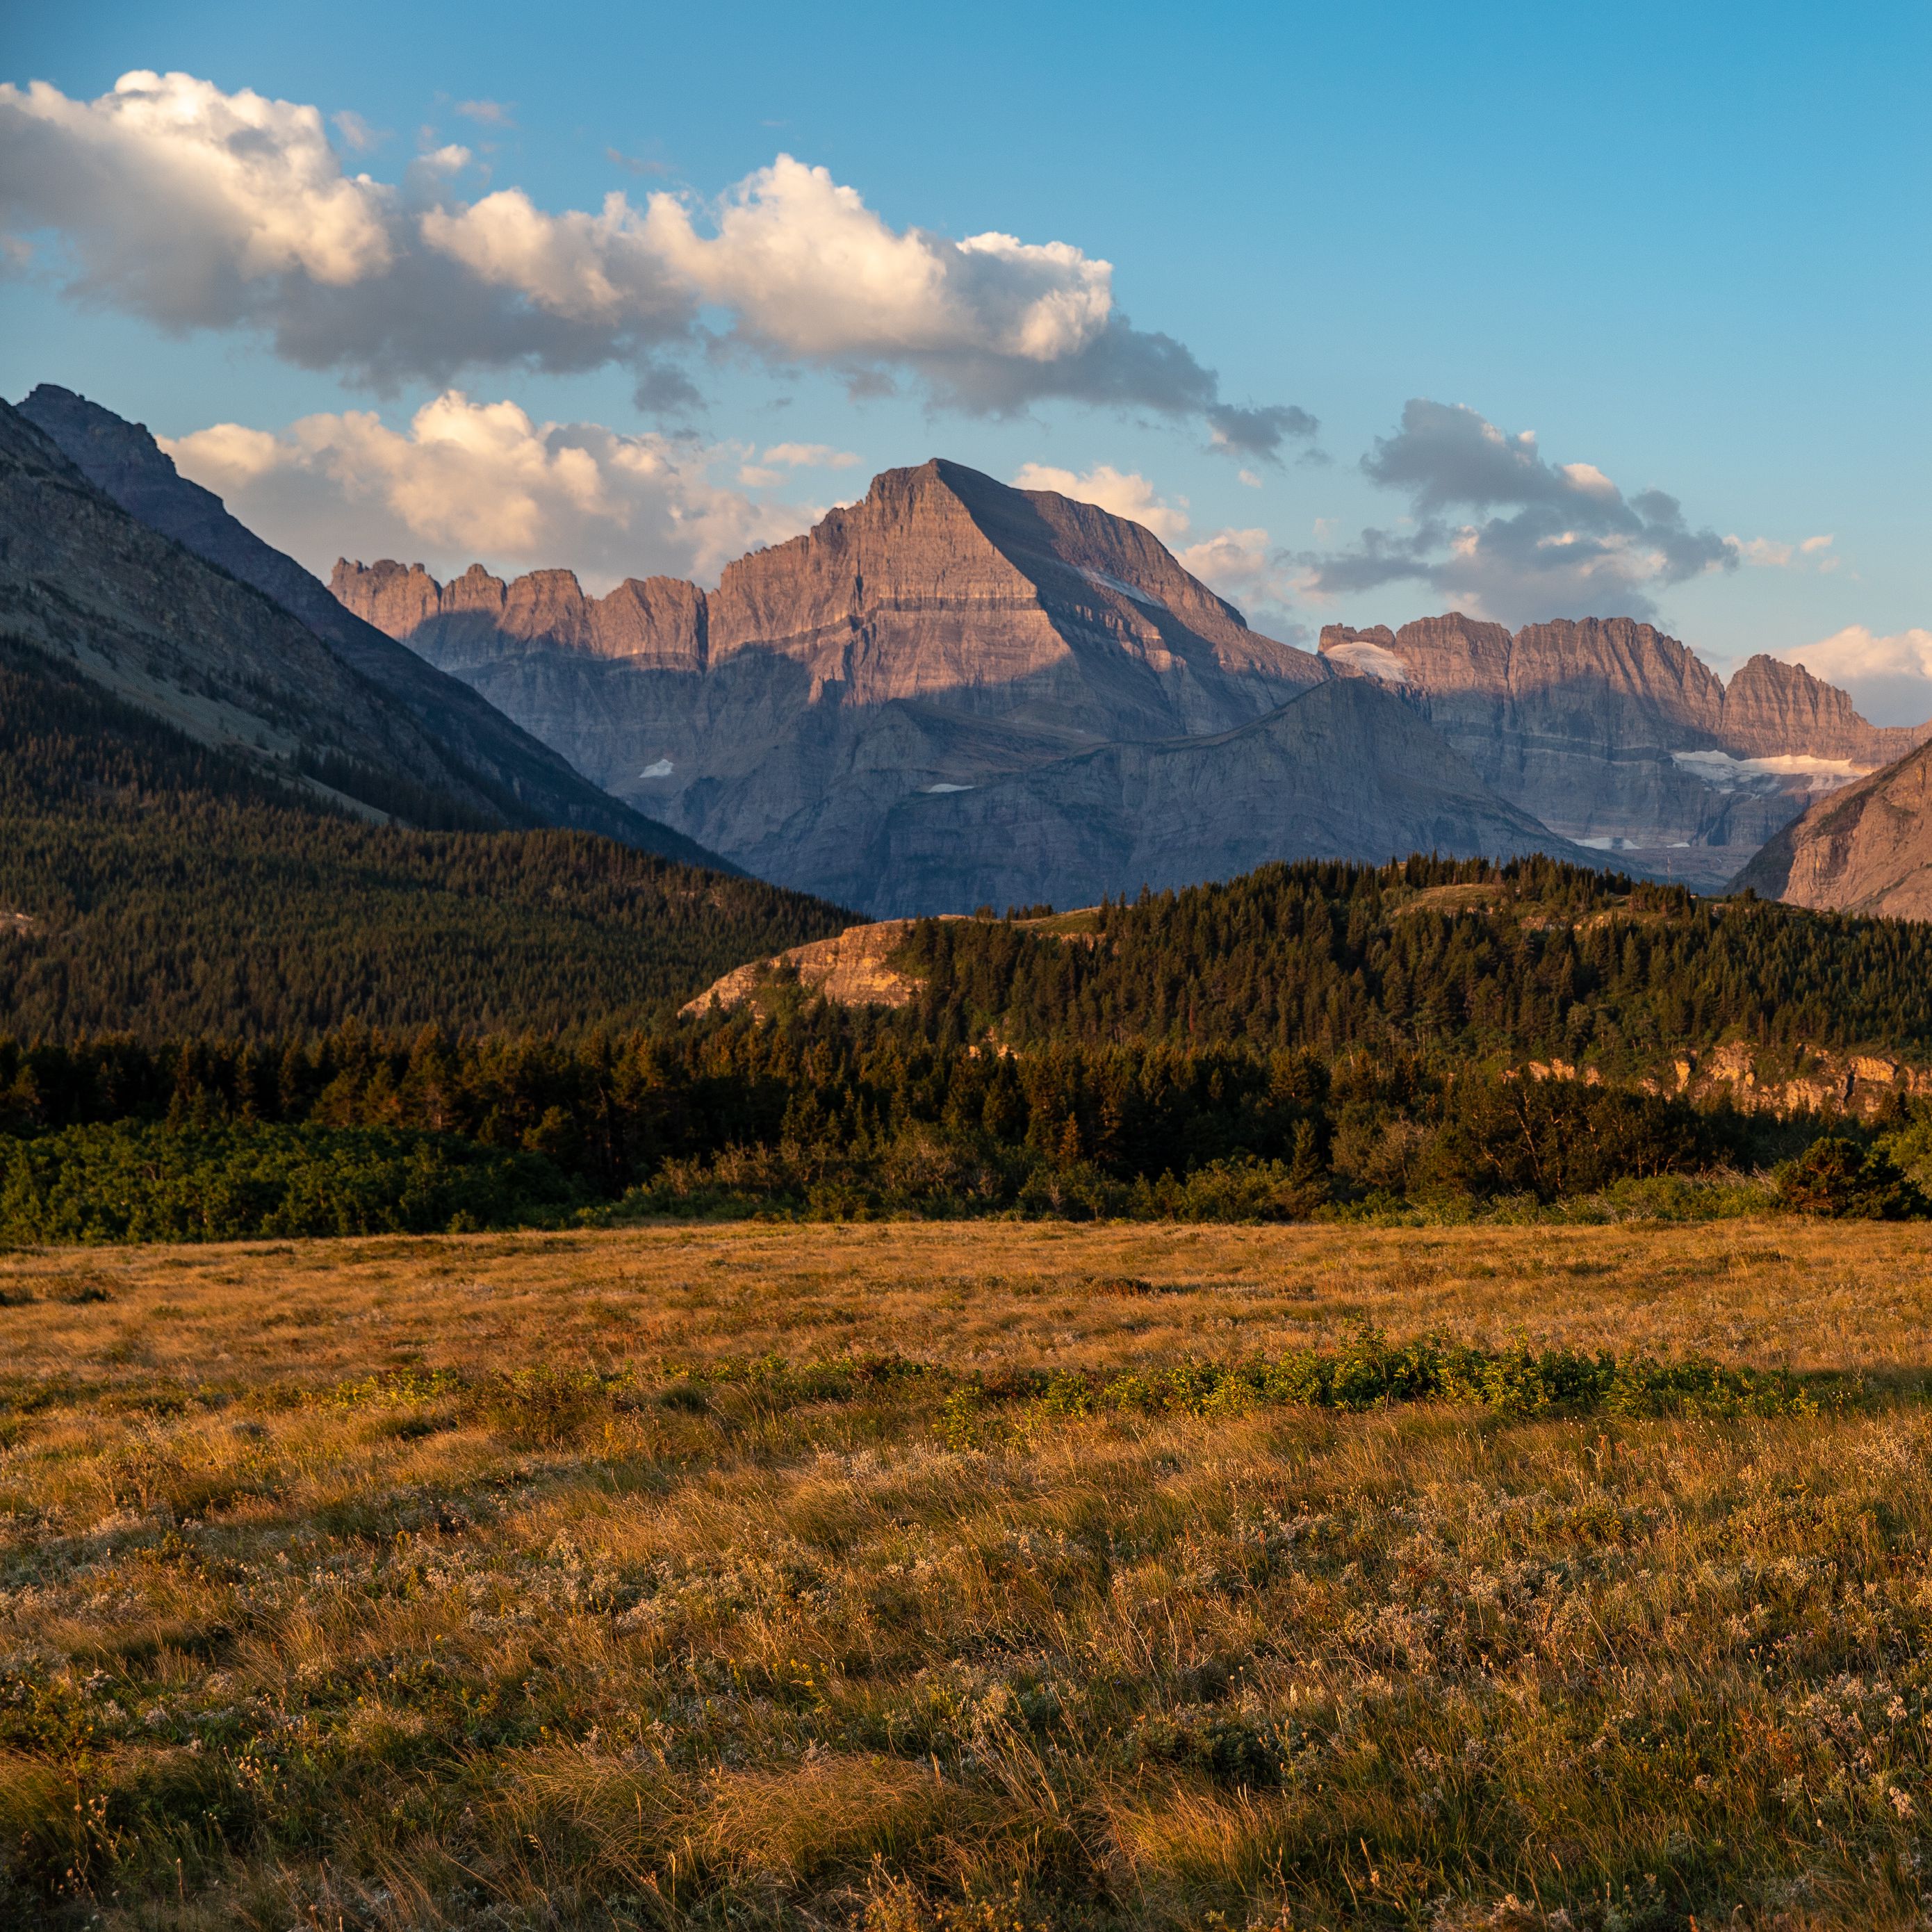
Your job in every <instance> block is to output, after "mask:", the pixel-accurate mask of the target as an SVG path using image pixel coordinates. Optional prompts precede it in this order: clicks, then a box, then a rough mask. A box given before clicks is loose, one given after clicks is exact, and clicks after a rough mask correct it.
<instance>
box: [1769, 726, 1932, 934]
mask: <svg viewBox="0 0 1932 1932" xmlns="http://www.w3.org/2000/svg"><path fill="white" fill-rule="evenodd" d="M1746 887H1750V888H1751V889H1754V890H1755V891H1756V892H1759V893H1760V894H1761V895H1763V897H1764V898H1773V899H1784V900H1787V901H1790V903H1791V904H1794V905H1801V906H1811V907H1817V908H1820V909H1821V910H1822V909H1826V908H1829V909H1830V910H1833V911H1837V912H1858V913H1884V914H1887V915H1888V916H1891V917H1893V918H1895V919H1932V745H1920V746H1919V747H1918V749H1917V750H1916V751H1912V752H1910V753H1909V754H1907V755H1906V757H1903V758H1900V760H1898V761H1897V763H1895V764H1893V765H1889V766H1887V767H1886V768H1885V769H1884V770H1883V771H1881V772H1873V774H1872V775H1871V776H1870V777H1869V778H1866V779H1864V780H1863V781H1861V783H1859V784H1855V785H1852V786H1849V787H1847V788H1846V790H1843V791H1841V792H1838V793H1835V795H1834V796H1831V797H1829V798H1823V799H1819V801H1818V802H1817V803H1816V804H1815V805H1813V806H1812V807H1811V810H1810V811H1807V812H1806V813H1805V815H1804V816H1803V817H1802V818H1799V819H1796V820H1793V822H1792V823H1790V824H1789V825H1787V826H1785V827H1784V829H1783V830H1782V831H1781V832H1779V833H1778V835H1776V836H1775V838H1772V840H1771V841H1769V843H1768V844H1766V846H1765V847H1764V849H1763V850H1762V851H1761V852H1760V853H1758V855H1757V857H1756V858H1754V859H1752V861H1751V863H1750V864H1749V865H1747V866H1745V868H1744V869H1743V871H1741V872H1740V873H1739V874H1738V875H1737V877H1736V879H1735V880H1733V881H1732V889H1733V890H1734V891H1742V890H1744V889H1745V888H1746Z"/></svg>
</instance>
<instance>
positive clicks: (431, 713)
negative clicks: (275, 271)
mask: <svg viewBox="0 0 1932 1932" xmlns="http://www.w3.org/2000/svg"><path fill="white" fill-rule="evenodd" d="M20 414H21V416H23V417H25V418H26V420H27V421H28V422H30V423H31V424H32V425H34V428H37V429H38V430H39V431H41V433H42V434H43V435H45V436H46V437H47V438H48V439H49V440H50V441H51V442H52V443H54V444H55V446H56V447H57V448H58V449H59V450H60V451H61V452H62V455H65V457H66V458H68V461H70V462H71V463H73V464H74V466H75V467H76V468H77V469H79V470H80V472H81V473H82V475H84V476H85V477H86V478H87V480H88V481H89V482H90V483H92V484H94V486H95V487H96V488H97V489H98V490H102V491H104V493H106V494H107V496H110V497H112V498H113V500H114V501H115V502H116V503H118V504H119V505H120V506H121V508H122V509H124V510H125V511H127V513H128V514H129V515H130V516H131V517H134V518H135V519H136V520H137V521H138V522H140V523H144V524H145V525H146V526H148V529H151V530H154V531H157V532H159V533H160V535H163V536H165V537H169V538H172V539H173V540H174V541H175V542H176V543H178V544H181V546H182V547H183V548H184V549H186V550H190V551H192V552H193V553H194V554H195V555H196V556H199V557H200V558H202V559H204V560H205V561H206V562H210V563H213V564H217V565H220V568H222V569H223V570H225V571H227V572H228V573H229V575H230V576H232V577H239V579H240V580H242V582H243V583H247V584H252V585H253V586H254V588H255V589H257V590H259V591H260V592H263V595H266V596H267V597H269V598H272V599H273V600H274V601H275V602H276V603H277V604H279V605H281V607H282V609H283V610H285V611H287V612H288V613H290V615H291V616H295V617H297V618H299V619H300V620H301V621H302V623H303V624H304V625H306V626H307V627H308V629H309V630H311V631H313V632H314V634H316V635H317V637H320V638H321V639H323V641H324V642H325V643H326V644H327V645H328V646H329V648H330V649H331V650H332V652H334V654H335V655H336V656H337V657H338V658H340V659H341V661H342V662H343V663H344V664H347V666H348V667H350V670H353V671H354V672H355V673H357V674H359V676H361V677H362V678H363V679H366V680H367V681H368V682H369V683H370V684H371V685H374V686H375V687H376V688H377V690H378V691H380V692H381V693H383V694H384V695H385V696H386V697H388V698H389V699H391V700H393V701H394V702H395V703H396V704H398V705H399V706H401V707H402V708H403V709H404V710H405V711H406V712H407V713H408V714H409V715H410V717H411V718H413V720H414V721H415V722H416V724H417V726H418V727H419V728H420V729H421V730H422V731H423V733H425V735H426V736H428V737H429V738H431V739H433V740H434V741H435V742H436V743H437V745H439V746H440V748H442V750H443V752H444V753H445V754H446V757H448V758H449V759H451V760H455V761H456V762H458V763H460V764H461V765H462V766H463V768H464V769H465V771H466V773H467V774H468V775H469V780H470V781H471V783H472V785H473V786H475V787H476V788H478V790H481V791H482V792H484V793H487V795H488V796H490V799H492V801H493V804H494V805H495V807H496V810H497V811H498V812H499V815H500V816H501V817H502V819H503V820H504V821H505V823H529V824H541V825H559V826H576V827H578V828H580V829H583V830H585V831H589V832H601V833H602V834H604V835H605V836H606V837H607V838H617V839H621V840H622V841H623V842H624V843H625V844H631V845H636V846H638V847H641V848H643V850H646V851H654V852H659V853H662V854H664V856H666V857H667V858H673V859H682V860H683V861H685V862H686V863H689V864H698V865H717V864H718V858H717V856H716V855H715V853H708V852H706V851H705V850H703V849H702V848H701V847H699V846H697V845H696V844H694V843H693V842H692V841H691V840H689V839H687V838H683V837H682V835H679V833H677V832H673V831H672V830H671V829H670V827H668V826H661V825H658V824H656V823H654V822H653V821H652V820H649V819H647V818H645V817H643V816H642V815H641V814H639V813H637V812H635V811H632V810H631V809H630V808H628V807H627V806H625V805H622V804H620V803H619V802H618V801H617V800H616V799H613V798H612V797H610V796H609V794H608V793H605V792H603V791H601V790H599V789H598V787H596V786H595V785H594V784H591V783H590V782H589V781H588V780H587V779H586V778H583V776H582V775H580V773H578V772H577V771H575V770H574V769H573V768H572V767H571V766H570V765H569V764H568V763H567V762H566V761H565V760H564V759H563V758H562V757H559V755H558V754H557V753H556V752H555V751H552V750H551V749H550V748H549V747H548V746H547V745H544V744H542V743H540V742H538V740H537V739H535V738H534V737H532V736H531V735H530V734H529V733H528V732H527V731H525V730H523V729H521V728H520V727H519V726H517V725H516V724H513V723H512V722H511V720H510V719H508V718H506V717H505V716H504V715H502V712H499V711H498V710H496V708H495V707H494V706H492V705H491V704H490V703H488V701H487V700H486V699H484V698H483V697H481V696H479V695H478V693H477V692H476V691H474V690H472V688H470V687H469V685H467V684H466V683H464V682H463V681H462V680H461V679H459V678H455V677H452V676H448V675H447V674H446V673H443V672H441V671H439V670H436V669H435V668H434V667H432V666H431V665H430V664H428V663H426V662H425V661H424V660H423V658H422V657H421V656H420V655H419V654H418V653H417V652H414V651H413V650H410V649H407V648H405V647H404V646H401V645H399V644H398V643H397V642H396V641H395V638H394V637H391V636H389V635H388V634H386V633H385V632H384V631H382V630H380V629H378V628H376V627H375V626H374V625H371V624H368V623H366V622H364V621H363V619H362V618H360V617H359V616H356V615H355V614H354V613H353V612H352V611H350V610H347V609H346V608H345V607H344V606H343V604H341V601H339V600H338V599H337V598H334V597H332V596H331V595H329V592H328V590H327V589H326V588H325V587H324V586H323V584H322V583H320V581H319V580H317V578H315V577H312V576H311V575H310V574H309V573H308V571H306V570H305V569H303V568H302V565H300V564H299V563H297V562H296V560H295V559H294V558H293V557H292V556H286V555H284V553H283V552H281V550H277V549H275V547H273V546H272V545H271V544H267V543H265V542H263V540H262V539H261V538H260V537H258V536H257V535H256V534H255V533H254V531H253V530H251V529H249V528H248V526H246V525H245V524H244V523H240V522H239V521H238V520H236V518H235V517H232V516H231V515H229V513H228V511H227V510H226V508H225V507H224V506H223V504H222V502H221V499H220V497H218V496H215V495H214V493H212V492H211V491H209V490H204V489H203V488H202V487H201V486H200V484H198V483H191V482H190V481H188V479H187V478H186V477H184V476H183V475H181V473H180V472H178V470H177V469H175V466H174V463H173V461H172V459H171V458H169V457H168V456H167V455H166V454H165V452H163V451H162V450H161V449H160V447H159V446H157V444H156V443H155V441H154V438H153V437H151V435H150V434H148V431H147V430H146V428H145V427H144V426H143V425H141V424H139V423H130V422H127V421H125V420H124V419H123V418H121V417H120V416H116V415H115V414H114V413H113V411H112V410H105V409H103V408H102V407H101V406H100V405H99V404H97V403H92V402H89V401H88V400H87V398H86V397H84V396H80V395H75V394H74V392H73V391H72V390H71V389H61V388H59V387H58V386H55V384H53V383H42V384H41V385H40V387H39V388H37V389H35V390H34V392H33V393H32V394H31V395H29V396H28V398H26V401H23V403H22V404H20Z"/></svg>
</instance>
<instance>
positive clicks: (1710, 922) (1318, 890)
mask: <svg viewBox="0 0 1932 1932" xmlns="http://www.w3.org/2000/svg"><path fill="white" fill-rule="evenodd" d="M1085 924H1086V925H1087V926H1088V928H1089V929H1090V930H1091V935H1092V943H1091V944H1067V943H1065V942H1064V941H1062V940H1060V939H1056V938H1052V937H1048V936H1044V935H1041V934H1040V933H1038V932H1034V931H1030V930H1029V929H1027V928H1026V927H1025V926H1016V925H1014V924H1012V923H1010V922H961V921H953V920H947V921H937V920H935V921H930V922H923V923H922V924H921V925H920V926H918V927H916V929H914V930H913V933H912V934H911V935H910V938H909V939H908V941H907V947H906V949H905V950H904V954H903V955H902V959H903V962H904V965H906V967H907V969H908V970H910V971H912V972H913V973H915V974H917V975H919V977H922V979H923V980H924V981H925V983H926V995H925V998H924V999H923V1001H922V1002H921V1004H920V1006H919V1009H918V1012H919V1015H920V1019H921V1023H922V1025H923V1027H924V1028H925V1029H926V1031H927V1032H928V1034H929V1037H932V1038H935V1039H941V1040H943V1039H949V1038H951V1039H974V1038H979V1037H984V1036H985V1034H986V1033H987V1031H988V1030H989V1028H990V1029H994V1030H996V1031H997V1033H998V1037H999V1038H1000V1039H1001V1040H1002V1041H1004V1042H1005V1043H1008V1044H1010V1045H1013V1046H1025V1045H1032V1044H1037V1043H1043V1042H1045V1041H1048V1040H1065V1041H1075V1040H1077V1041H1082V1042H1086V1043H1095V1044H1098V1043H1106V1042H1114V1041H1124V1040H1159V1041H1166V1042H1170V1043H1175V1044H1177V1045H1189V1046H1209V1045H1217V1046H1232V1045H1236V1044H1241V1045H1245V1046H1250V1047H1253V1048H1256V1049H1262V1050H1264V1051H1266V1050H1271V1049H1282V1048H1287V1049H1298V1050H1306V1051H1308V1052H1313V1053H1316V1054H1318V1055H1321V1056H1322V1057H1323V1058H1334V1057H1335V1056H1336V1055H1341V1054H1344V1053H1348V1052H1355V1051H1366V1052H1370V1053H1373V1054H1377V1055H1387V1054H1390V1053H1421V1054H1423V1055H1427V1056H1428V1057H1430V1058H1435V1059H1465V1058H1472V1057H1474V1058H1484V1057H1488V1056H1497V1055H1502V1056H1510V1057H1514V1058H1521V1057H1523V1056H1525V1055H1538V1056H1542V1057H1557V1056H1560V1057H1562V1058H1564V1059H1565V1060H1568V1061H1572V1062H1574V1063H1577V1064H1580V1065H1583V1064H1589V1065H1594V1066H1596V1067H1598V1068H1599V1069H1600V1070H1601V1073H1603V1074H1604V1076H1605V1077H1617V1076H1625V1077H1628V1076H1637V1075H1638V1074H1640V1073H1643V1072H1644V1071H1645V1070H1647V1069H1649V1068H1652V1067H1655V1066H1656V1065H1657V1064H1658V1063H1660V1062H1661V1061H1667V1059H1668V1058H1670V1056H1671V1055H1673V1054H1677V1053H1681V1052H1683V1051H1684V1050H1685V1049H1686V1048H1687V1047H1690V1048H1701V1047H1705V1046H1710V1045H1713V1044H1715V1043H1717V1042H1718V1040H1721V1039H1723V1038H1724V1037H1727V1036H1728V1037H1736V1038H1742V1039H1744V1040H1748V1041H1751V1042H1753V1043H1757V1044H1759V1045H1761V1046H1767V1047H1772V1048H1781V1049H1797V1048H1799V1047H1813V1046H1826V1047H1838V1048H1842V1047H1846V1046H1882V1047H1884V1048H1886V1049H1890V1050H1891V1051H1894V1052H1899V1053H1903V1054H1907V1055H1923V1054H1925V1053H1927V1052H1932V925H1922V924H1916V923H1912V922H1905V921H1900V920H1890V919H1860V918H1855V917H1852V916H1847V915H1843V914H1835V913H1808V912H1800V911H1798V910H1796V909H1794V908H1792V907H1784V906H1780V905H1777V904H1772V903H1769V902H1766V901H1758V900H1755V899H1749V898H1745V899H1733V900H1709V899H1699V898H1693V897H1692V896H1691V894H1690V893H1688V892H1686V891H1685V890H1684V889H1682V887H1680V886H1660V885H1649V884H1643V883H1635V882H1633V881H1632V880H1629V879H1627V878H1624V877H1619V876H1616V875H1614V874H1611V875H1606V874H1601V873H1597V872H1594V871H1585V870H1583V869H1581V868H1577V867H1574V866H1571V865H1564V864H1562V863H1560V862H1558V861H1556V860H1554V859H1545V858H1532V859H1519V860H1515V861H1513V862H1511V863H1509V864H1508V865H1500V866H1499V865H1493V864H1490V863H1489V862H1487V861H1484V860H1481V859H1472V860H1464V861H1456V860H1445V859H1424V858H1420V857H1418V858H1413V859H1409V860H1408V861H1406V862H1403V863H1401V864H1398V865H1386V866H1382V867H1370V866H1364V865H1345V864H1340V863H1331V862H1306V863H1301V864H1295V865H1268V866H1264V867H1262V868H1260V869H1259V871H1254V872H1252V873H1250V874H1247V876H1245V877H1242V878H1239V879H1235V880H1230V881H1229V882H1227V883H1223V884H1214V885H1203V886H1193V887H1191V888H1190V889H1188V890H1187V891H1184V892H1173V893H1161V894H1159V895H1143V896H1142V898H1141V899H1139V901H1135V902H1130V903H1127V904H1108V905H1104V906H1102V907H1099V908H1097V910H1095V911H1094V912H1093V913H1091V914H1089V915H1088V916H1087V918H1086V920H1085Z"/></svg>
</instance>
